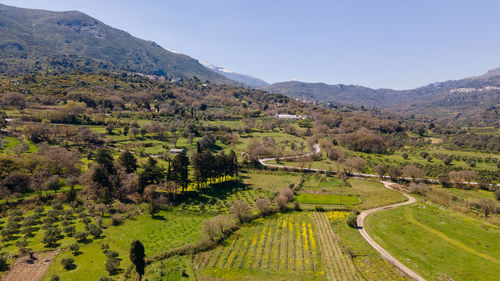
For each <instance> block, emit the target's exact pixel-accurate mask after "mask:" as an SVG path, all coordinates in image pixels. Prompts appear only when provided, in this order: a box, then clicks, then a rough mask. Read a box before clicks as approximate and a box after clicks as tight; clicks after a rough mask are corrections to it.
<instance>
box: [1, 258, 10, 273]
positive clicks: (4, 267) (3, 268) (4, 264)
mask: <svg viewBox="0 0 500 281" xmlns="http://www.w3.org/2000/svg"><path fill="white" fill-rule="evenodd" d="M7 269H9V264H8V263H7V258H6V257H4V256H0V271H6V270H7Z"/></svg>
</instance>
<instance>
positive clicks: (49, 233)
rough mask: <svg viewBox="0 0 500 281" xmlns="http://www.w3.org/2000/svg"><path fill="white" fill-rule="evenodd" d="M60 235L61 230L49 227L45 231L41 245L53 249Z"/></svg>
mask: <svg viewBox="0 0 500 281" xmlns="http://www.w3.org/2000/svg"><path fill="white" fill-rule="evenodd" d="M60 235H61V230H60V229H59V228H58V227H49V228H47V230H45V236H44V237H43V239H42V243H44V244H45V246H46V247H53V246H55V243H56V242H57V241H58V240H59V236H60Z"/></svg>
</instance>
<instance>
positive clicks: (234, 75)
mask: <svg viewBox="0 0 500 281" xmlns="http://www.w3.org/2000/svg"><path fill="white" fill-rule="evenodd" d="M200 63H201V64H203V65H204V66H205V67H207V68H208V69H210V70H212V71H214V72H216V73H218V74H220V75H222V76H224V77H226V78H228V79H231V80H234V81H236V82H240V83H242V84H244V85H247V86H250V87H256V88H257V87H265V86H268V85H269V83H267V82H266V81H264V80H262V79H259V78H257V77H253V76H251V75H248V74H242V73H238V72H235V71H230V70H227V69H225V68H223V67H220V66H216V65H213V64H211V63H208V62H200Z"/></svg>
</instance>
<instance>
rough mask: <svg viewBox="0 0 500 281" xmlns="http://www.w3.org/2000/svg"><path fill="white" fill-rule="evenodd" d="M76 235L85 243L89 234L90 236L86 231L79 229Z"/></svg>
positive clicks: (76, 237) (79, 240)
mask: <svg viewBox="0 0 500 281" xmlns="http://www.w3.org/2000/svg"><path fill="white" fill-rule="evenodd" d="M74 236H75V239H76V240H77V241H78V242H79V243H85V242H87V236H89V234H88V232H86V231H78V232H76V233H75V235H74Z"/></svg>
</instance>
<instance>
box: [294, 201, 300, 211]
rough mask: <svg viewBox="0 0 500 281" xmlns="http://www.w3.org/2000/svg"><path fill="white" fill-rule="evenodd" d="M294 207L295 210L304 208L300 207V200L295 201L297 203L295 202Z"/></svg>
mask: <svg viewBox="0 0 500 281" xmlns="http://www.w3.org/2000/svg"><path fill="white" fill-rule="evenodd" d="M293 209H294V210H295V211H301V210H302V209H301V208H300V204H299V202H295V203H293Z"/></svg>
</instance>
